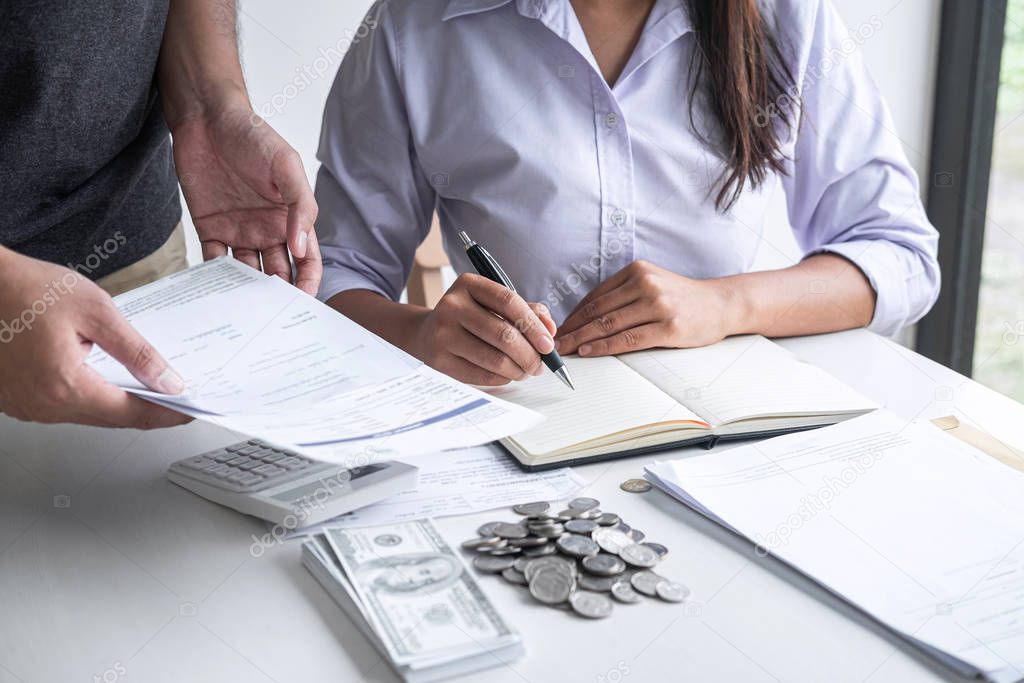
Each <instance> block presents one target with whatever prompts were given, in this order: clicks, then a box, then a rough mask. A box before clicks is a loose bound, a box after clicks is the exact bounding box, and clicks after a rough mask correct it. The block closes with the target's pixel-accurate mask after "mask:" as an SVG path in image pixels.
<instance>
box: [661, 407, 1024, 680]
mask: <svg viewBox="0 0 1024 683" xmlns="http://www.w3.org/2000/svg"><path fill="white" fill-rule="evenodd" d="M646 473H647V476H648V477H649V478H651V479H652V480H653V481H654V482H655V483H657V484H658V486H659V487H661V488H663V489H665V490H666V491H668V492H669V493H671V494H672V495H674V496H676V497H677V498H679V499H680V500H682V501H683V502H685V503H686V504H688V505H690V506H691V507H693V508H694V509H696V510H697V511H699V512H701V513H702V514H704V515H706V516H708V517H710V518H711V519H714V520H715V521H717V522H719V523H721V524H723V525H725V526H727V527H728V528H730V529H733V530H734V531H736V532H738V533H739V534H741V535H743V536H746V537H747V538H749V539H751V540H753V541H755V542H756V543H758V544H760V546H761V547H762V548H764V549H766V550H767V551H769V552H771V553H772V554H773V555H775V556H777V557H779V558H780V559H782V560H783V561H785V562H787V563H788V564H790V565H792V566H793V567H795V568H796V569H797V570H799V571H801V572H803V573H804V574H806V575H807V576H809V577H810V578H812V579H813V580H814V581H816V582H818V583H820V584H822V585H823V586H824V587H826V588H827V589H829V590H831V591H833V592H834V593H836V594H838V595H839V596H841V597H843V598H844V599H846V600H848V601H849V602H851V603H853V604H854V605H856V606H858V607H859V608H861V609H863V610H865V611H866V612H868V613H869V614H871V615H872V616H874V617H875V618H877V619H879V620H880V621H881V622H882V623H884V624H886V625H887V626H889V627H890V628H893V629H895V630H896V631H897V632H899V633H900V634H901V635H902V636H903V637H905V638H907V639H908V640H910V641H912V642H914V643H915V644H917V645H920V646H923V647H924V649H925V650H926V651H930V652H932V653H933V654H938V655H939V657H940V659H943V660H944V661H946V663H947V664H950V665H952V666H955V667H956V668H958V669H959V670H961V671H962V672H963V671H966V672H968V673H970V672H972V671H973V672H981V673H983V674H984V675H985V676H986V677H988V678H990V679H993V680H1016V679H1020V678H1022V677H1024V627H1022V626H1021V624H1022V616H1024V522H1022V520H1024V475H1022V474H1021V473H1019V472H1016V471H1013V470H1010V469H1008V468H1006V467H1004V466H1003V465H1002V464H1000V463H998V462H996V461H995V460H993V459H992V458H990V457H988V456H987V455H985V454H983V453H980V452H978V451H977V450H975V449H973V448H971V447H970V446H968V445H966V444H964V443H962V442H961V441H959V440H957V439H954V438H952V437H950V436H948V435H946V434H944V433H943V432H942V431H941V430H939V429H938V428H936V427H934V426H933V425H931V424H927V423H923V424H917V423H907V421H906V420H902V419H900V418H898V417H896V416H895V415H893V414H892V413H889V412H887V411H884V410H880V411H877V412H875V413H871V414H868V415H865V416H863V417H858V418H854V419H852V420H850V421H848V422H843V423H840V424H838V425H835V426H832V427H825V428H823V429H820V430H815V431H812V432H802V433H799V434H792V435H788V436H782V437H777V438H775V439H769V440H767V441H763V442H760V443H755V444H751V445H747V446H741V447H738V448H734V449H730V450H728V451H725V452H722V453H717V454H712V455H707V456H699V457H694V458H684V459H679V460H675V461H672V462H656V463H654V464H652V465H649V466H648V467H647V468H646ZM943 653H944V654H943Z"/></svg>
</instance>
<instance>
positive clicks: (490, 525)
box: [476, 522, 505, 536]
mask: <svg viewBox="0 0 1024 683" xmlns="http://www.w3.org/2000/svg"><path fill="white" fill-rule="evenodd" d="M499 524H505V522H487V524H484V525H483V526H481V527H480V528H479V529H477V530H476V532H477V533H478V534H480V535H481V536H494V535H496V534H495V533H494V527H496V526H498V525H499Z"/></svg>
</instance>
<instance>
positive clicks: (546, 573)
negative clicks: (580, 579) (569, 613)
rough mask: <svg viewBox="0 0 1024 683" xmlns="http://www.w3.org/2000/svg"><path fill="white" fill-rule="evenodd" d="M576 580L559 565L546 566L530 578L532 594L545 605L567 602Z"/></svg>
mask: <svg viewBox="0 0 1024 683" xmlns="http://www.w3.org/2000/svg"><path fill="white" fill-rule="evenodd" d="M574 584H575V580H574V579H573V577H572V575H571V574H569V572H568V571H566V570H564V569H561V568H559V567H544V568H543V569H541V570H540V571H538V572H536V573H535V574H534V575H533V578H532V579H530V595H532V596H533V597H535V598H537V600H539V601H540V602H543V603H544V604H545V605H556V604H558V603H560V602H565V601H566V600H568V599H569V596H570V595H571V594H572V589H573V586H574Z"/></svg>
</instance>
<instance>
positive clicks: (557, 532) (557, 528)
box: [529, 524, 565, 538]
mask: <svg viewBox="0 0 1024 683" xmlns="http://www.w3.org/2000/svg"><path fill="white" fill-rule="evenodd" d="M529 530H530V533H531V534H533V535H534V536H540V537H543V538H558V537H559V536H561V535H562V534H564V533H565V527H564V526H563V525H561V524H538V525H536V526H530V527H529Z"/></svg>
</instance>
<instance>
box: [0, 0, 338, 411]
mask: <svg viewBox="0 0 1024 683" xmlns="http://www.w3.org/2000/svg"><path fill="white" fill-rule="evenodd" d="M235 12H236V8H235V1H234V0H90V1H89V2H69V3H54V2H48V1H47V0H4V2H3V3H0V411H2V412H4V413H6V414H8V415H10V416H12V417H15V418H19V419H24V420H35V421H40V422H78V423H83V424H93V425H103V426H126V427H141V428H147V427H160V426H169V425H173V424H178V423H180V422H183V421H185V420H186V418H184V417H182V416H180V415H178V414H177V413H174V412H171V411H169V410H166V409H164V408H160V407H158V406H155V405H153V404H151V403H147V402H144V401H142V400H140V399H138V398H136V397H134V396H131V395H129V394H127V393H125V392H124V391H122V390H120V389H118V388H116V387H114V386H112V385H110V384H108V383H106V382H104V381H103V380H102V379H101V378H100V377H99V376H98V375H97V374H96V373H95V372H93V371H92V370H91V369H90V368H89V367H88V366H87V365H86V364H85V362H84V359H85V357H86V355H87V354H88V351H89V349H90V348H91V347H92V344H94V343H95V344H97V345H99V346H101V347H103V348H104V349H105V350H106V351H107V352H108V353H110V354H111V355H112V356H114V357H115V358H117V359H118V360H119V361H121V362H122V363H124V364H125V366H126V367H127V368H128V369H129V370H130V371H131V372H132V374H134V375H135V376H136V377H137V378H138V379H139V380H140V381H142V382H143V383H144V384H146V385H147V386H149V387H150V388H152V389H154V390H157V391H162V392H165V393H178V392H180V391H181V390H182V388H183V387H182V382H181V379H180V378H179V377H178V376H177V374H176V373H175V372H174V371H173V369H171V368H170V367H169V366H168V364H167V362H166V361H165V360H164V359H163V358H161V357H160V355H159V354H158V353H156V352H155V351H154V350H153V348H152V347H151V346H150V345H149V344H148V343H147V342H146V341H145V339H143V338H142V337H141V336H140V335H139V334H138V333H137V332H136V331H135V330H134V329H133V328H132V327H131V326H130V325H129V324H128V323H127V322H126V321H125V320H124V319H123V318H122V317H121V316H120V314H119V313H118V312H117V309H116V308H115V306H114V305H113V303H112V301H111V298H110V293H114V294H116V293H118V292H120V291H123V290H125V289H128V288H131V287H134V286H138V285H141V284H144V283H145V282H146V281H148V280H150V279H154V278H157V277H160V276H162V275H165V274H169V273H171V272H174V271H175V270H178V269H180V268H183V267H184V266H185V260H184V242H183V238H182V234H181V227H180V223H179V221H180V218H181V208H180V200H179V197H178V182H179V179H180V181H181V186H182V189H183V191H184V195H185V200H186V202H187V203H188V206H189V210H190V213H191V214H192V217H193V220H194V222H195V225H196V230H197V232H198V233H199V238H200V241H201V243H202V246H203V256H204V258H214V257H216V256H219V255H222V254H226V253H228V249H230V250H231V252H232V253H233V254H234V256H235V258H238V259H239V260H242V261H244V262H246V263H248V264H250V265H252V266H254V267H256V268H262V269H263V270H264V271H265V272H267V273H268V274H276V275H279V276H281V277H282V278H284V279H286V280H287V281H289V282H294V284H295V285H296V286H298V287H300V288H301V289H303V290H305V291H307V292H309V293H311V294H315V292H316V290H317V287H318V285H319V280H320V273H321V266H320V253H319V248H318V246H317V244H316V236H315V233H314V232H313V222H314V220H315V218H316V202H315V201H314V199H313V195H312V192H311V190H310V187H309V183H308V181H307V180H306V176H305V173H304V171H303V168H302V162H301V160H300V159H299V156H298V154H297V153H296V152H295V150H293V149H292V148H291V147H290V146H288V144H287V143H286V142H285V141H284V140H283V139H282V138H281V137H280V136H278V135H277V134H276V133H275V132H274V131H273V130H272V129H271V128H270V127H269V126H268V125H266V123H264V122H263V121H262V120H261V119H260V118H259V117H258V116H256V115H255V114H254V113H253V111H252V108H251V106H250V104H249V99H248V94H247V91H246V88H245V83H244V81H243V78H242V72H241V67H240V65H239V60H238V50H237V43H236V34H235ZM172 133H173V139H174V145H173V149H172V145H171V134H172ZM172 155H173V156H172ZM289 253H290V254H291V256H292V257H294V261H295V266H296V268H295V274H294V278H293V273H292V266H291V262H290V260H289ZM105 290H106V291H105Z"/></svg>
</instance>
